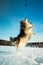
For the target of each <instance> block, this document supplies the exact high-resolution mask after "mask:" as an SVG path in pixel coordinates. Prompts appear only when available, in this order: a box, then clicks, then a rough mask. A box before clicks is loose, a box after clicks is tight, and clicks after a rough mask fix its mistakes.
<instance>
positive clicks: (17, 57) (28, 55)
mask: <svg viewBox="0 0 43 65" xmlns="http://www.w3.org/2000/svg"><path fill="white" fill-rule="evenodd" d="M0 65H43V48H30V47H25V48H24V49H23V51H20V52H17V51H16V47H14V46H0Z"/></svg>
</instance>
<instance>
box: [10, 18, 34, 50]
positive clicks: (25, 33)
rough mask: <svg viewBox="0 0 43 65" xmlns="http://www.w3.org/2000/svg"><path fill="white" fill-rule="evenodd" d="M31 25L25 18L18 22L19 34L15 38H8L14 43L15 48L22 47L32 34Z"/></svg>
mask: <svg viewBox="0 0 43 65" xmlns="http://www.w3.org/2000/svg"><path fill="white" fill-rule="evenodd" d="M32 29H33V25H32V23H31V22H29V21H28V20H27V19H26V18H25V19H24V20H22V21H21V23H20V34H19V35H18V36H17V37H16V38H10V40H11V41H12V42H13V43H14V42H15V43H16V47H17V49H20V48H22V47H24V46H25V45H26V43H27V41H28V40H29V39H30V38H31V36H32V35H33V34H34V33H33V32H32Z"/></svg>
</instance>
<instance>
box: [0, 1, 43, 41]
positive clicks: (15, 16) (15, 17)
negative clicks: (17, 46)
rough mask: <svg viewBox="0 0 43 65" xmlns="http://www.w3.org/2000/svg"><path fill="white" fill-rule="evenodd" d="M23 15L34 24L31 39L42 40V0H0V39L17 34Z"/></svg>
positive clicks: (7, 38)
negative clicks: (33, 34) (33, 33)
mask: <svg viewBox="0 0 43 65" xmlns="http://www.w3.org/2000/svg"><path fill="white" fill-rule="evenodd" d="M25 3H26V4H28V6H24V5H25ZM25 17H26V18H28V20H29V21H31V22H32V23H33V24H34V26H35V27H34V29H33V32H35V33H36V35H35V36H33V37H32V39H31V41H34V40H35V41H43V0H0V39H6V40H9V37H10V36H12V37H15V36H17V35H18V34H19V31H20V30H19V29H20V21H21V20H22V19H24V18H25Z"/></svg>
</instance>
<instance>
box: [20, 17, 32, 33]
mask: <svg viewBox="0 0 43 65" xmlns="http://www.w3.org/2000/svg"><path fill="white" fill-rule="evenodd" d="M32 29H33V24H32V23H31V22H29V21H28V20H27V19H26V18H25V19H24V20H22V21H21V30H23V31H24V32H25V33H26V34H27V33H29V32H30V31H32Z"/></svg>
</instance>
